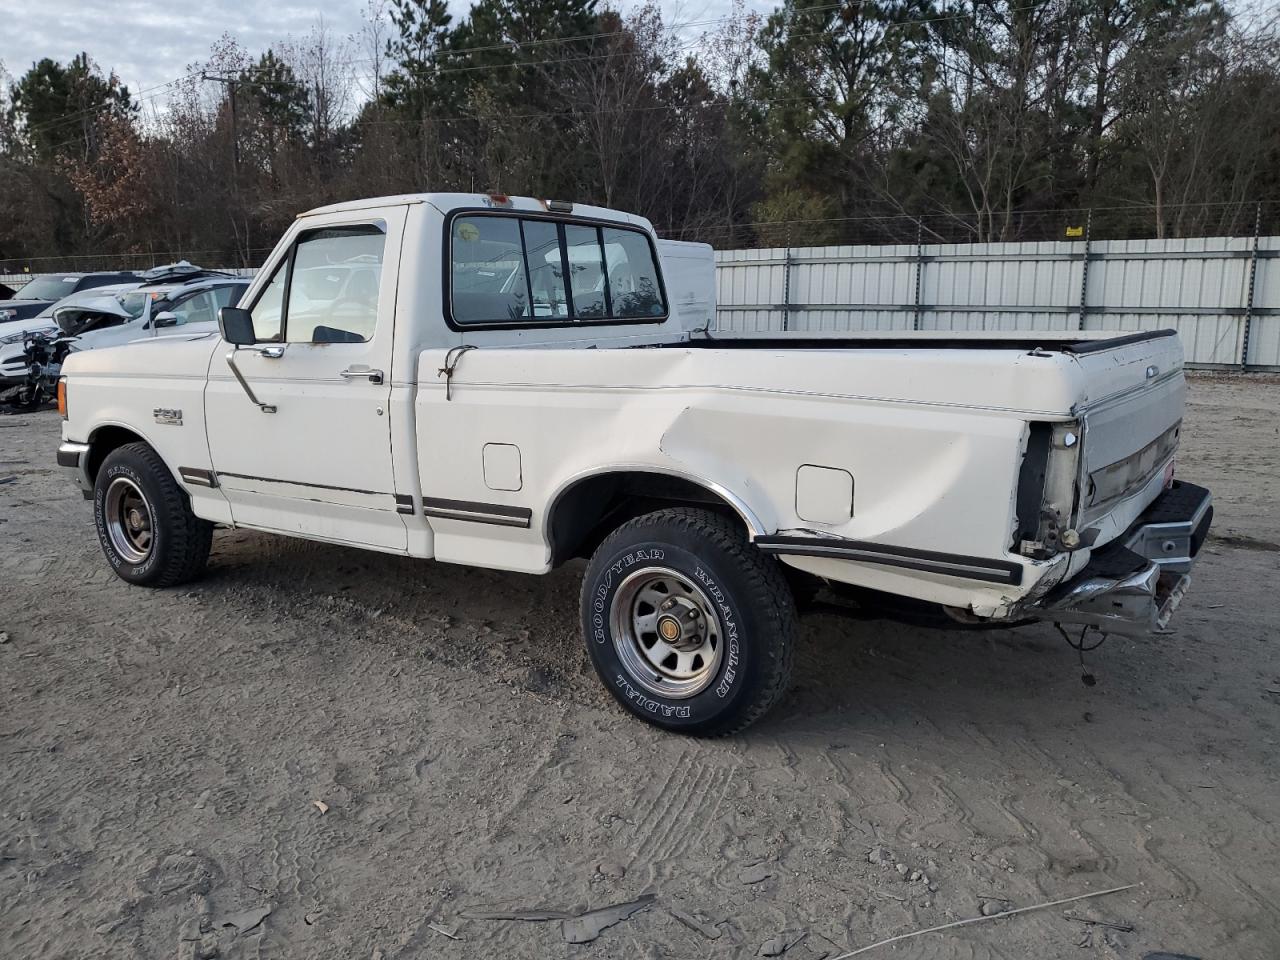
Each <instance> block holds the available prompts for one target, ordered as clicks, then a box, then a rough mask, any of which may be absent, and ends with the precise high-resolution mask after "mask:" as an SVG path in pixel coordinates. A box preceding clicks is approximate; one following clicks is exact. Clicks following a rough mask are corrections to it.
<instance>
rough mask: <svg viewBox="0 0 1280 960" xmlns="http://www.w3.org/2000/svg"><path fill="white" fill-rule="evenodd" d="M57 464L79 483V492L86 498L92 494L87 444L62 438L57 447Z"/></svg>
mask: <svg viewBox="0 0 1280 960" xmlns="http://www.w3.org/2000/svg"><path fill="white" fill-rule="evenodd" d="M58 466H60V467H61V468H62V469H63V470H64V471H65V472H66V474H67V476H69V477H72V478H74V479H75V481H76V483H78V484H79V485H80V492H81V493H83V494H84V498H85V499H86V500H88V499H89V498H90V497H92V496H93V481H92V480H91V479H89V445H88V444H87V443H73V442H72V441H70V440H64V441H63V442H62V445H61V446H60V447H58Z"/></svg>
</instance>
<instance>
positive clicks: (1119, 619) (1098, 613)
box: [1025, 481, 1213, 635]
mask: <svg viewBox="0 0 1280 960" xmlns="http://www.w3.org/2000/svg"><path fill="white" fill-rule="evenodd" d="M1212 522H1213V498H1212V497H1211V496H1210V494H1209V491H1208V490H1206V489H1205V488H1204V487H1198V486H1196V485H1195V484H1191V483H1182V482H1179V481H1175V482H1174V484H1173V486H1172V487H1170V488H1169V489H1168V490H1166V491H1165V492H1164V493H1163V494H1161V495H1160V497H1158V498H1157V499H1156V500H1155V501H1154V502H1153V503H1152V504H1151V506H1149V507H1148V508H1147V509H1146V511H1145V512H1144V513H1143V514H1142V516H1141V517H1139V518H1138V520H1137V521H1136V522H1135V523H1134V525H1133V526H1132V527H1130V528H1129V529H1128V530H1127V531H1126V532H1125V534H1124V535H1123V536H1121V537H1118V538H1117V539H1116V540H1114V541H1113V542H1112V543H1109V544H1107V545H1106V546H1105V547H1102V548H1100V549H1098V550H1095V551H1094V552H1093V555H1092V556H1091V558H1090V560H1089V564H1088V566H1086V567H1085V568H1084V569H1083V570H1082V571H1080V573H1079V574H1077V575H1076V576H1075V577H1073V578H1072V579H1071V580H1069V581H1068V582H1066V583H1064V584H1061V585H1060V586H1058V587H1056V588H1055V589H1053V590H1052V591H1050V592H1049V593H1048V594H1047V595H1046V596H1045V597H1043V598H1042V599H1041V600H1039V601H1038V602H1037V603H1036V604H1035V605H1034V606H1031V607H1029V608H1028V609H1027V610H1026V611H1025V615H1027V616H1030V617H1033V618H1035V619H1038V620H1051V621H1054V622H1056V623H1063V624H1081V625H1085V626H1092V627H1097V628H1098V629H1099V630H1101V631H1102V632H1104V633H1117V634H1129V635H1141V634H1147V633H1152V632H1154V631H1157V630H1161V629H1163V628H1164V627H1165V626H1166V625H1167V624H1168V622H1169V619H1170V618H1171V617H1172V616H1173V614H1174V612H1175V611H1176V610H1177V609H1178V605H1179V604H1180V603H1181V602H1182V598H1183V597H1184V596H1185V595H1186V592H1187V588H1188V586H1190V583H1191V567H1192V565H1193V564H1194V562H1195V558H1196V555H1197V554H1198V553H1199V552H1200V548H1201V546H1203V544H1204V540H1205V537H1206V536H1208V533H1209V525H1210V524H1211V523H1212Z"/></svg>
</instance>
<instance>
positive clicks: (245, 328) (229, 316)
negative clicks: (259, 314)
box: [161, 307, 256, 347]
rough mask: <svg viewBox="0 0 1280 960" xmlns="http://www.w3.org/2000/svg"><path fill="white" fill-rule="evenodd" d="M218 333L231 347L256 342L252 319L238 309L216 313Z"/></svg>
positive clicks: (226, 309) (244, 345)
mask: <svg viewBox="0 0 1280 960" xmlns="http://www.w3.org/2000/svg"><path fill="white" fill-rule="evenodd" d="M161 316H163V314H161ZM218 332H219V333H221V334H222V339H223V340H225V341H227V343H230V344H232V345H233V346H237V347H247V346H249V345H250V344H252V343H254V342H256V341H255V338H254V335H253V317H252V316H251V315H250V314H249V311H248V310H242V309H240V308H239V307H223V308H222V309H221V310H219V311H218Z"/></svg>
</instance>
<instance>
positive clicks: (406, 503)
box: [396, 493, 413, 515]
mask: <svg viewBox="0 0 1280 960" xmlns="http://www.w3.org/2000/svg"><path fill="white" fill-rule="evenodd" d="M396 513H404V514H409V515H412V514H413V497H411V496H409V495H408V494H405V493H397V494H396Z"/></svg>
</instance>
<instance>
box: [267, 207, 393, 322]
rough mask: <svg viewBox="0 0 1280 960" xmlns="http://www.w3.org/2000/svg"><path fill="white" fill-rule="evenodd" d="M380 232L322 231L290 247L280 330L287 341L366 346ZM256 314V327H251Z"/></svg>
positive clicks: (364, 228)
mask: <svg viewBox="0 0 1280 960" xmlns="http://www.w3.org/2000/svg"><path fill="white" fill-rule="evenodd" d="M385 246H386V234H385V233H384V231H383V229H382V228H380V227H378V226H374V225H372V224H361V225H359V226H350V227H345V226H344V227H321V228H320V229H318V230H311V231H308V232H307V233H304V234H302V235H301V236H300V237H299V238H298V241H297V243H296V244H295V246H294V253H293V258H292V261H293V267H292V270H291V272H290V279H289V295H288V307H287V315H286V318H285V324H284V330H285V340H286V342H288V343H365V342H367V341H368V340H370V339H372V338H373V331H374V328H375V327H376V326H377V323H378V287H379V285H380V283H381V282H382V254H383V249H384V248H385ZM256 325H257V324H256V314H255V329H256Z"/></svg>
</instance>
